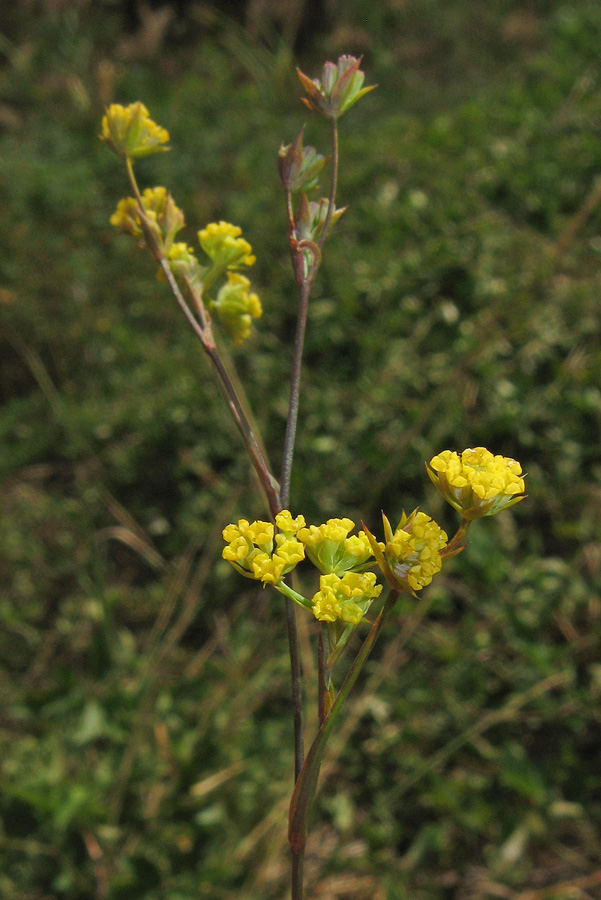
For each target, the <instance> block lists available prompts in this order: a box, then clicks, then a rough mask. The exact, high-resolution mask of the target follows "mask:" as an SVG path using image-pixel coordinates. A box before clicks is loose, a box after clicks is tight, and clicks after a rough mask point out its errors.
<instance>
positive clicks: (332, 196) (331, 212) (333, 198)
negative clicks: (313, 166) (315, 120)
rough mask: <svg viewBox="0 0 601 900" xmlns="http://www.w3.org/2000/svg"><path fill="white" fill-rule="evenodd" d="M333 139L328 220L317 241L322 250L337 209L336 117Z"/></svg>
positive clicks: (332, 123) (333, 124)
mask: <svg viewBox="0 0 601 900" xmlns="http://www.w3.org/2000/svg"><path fill="white" fill-rule="evenodd" d="M330 128H331V140H332V178H331V179H330V196H329V197H328V211H327V214H326V220H325V222H324V223H323V231H322V232H321V237H320V239H319V241H318V242H317V246H318V247H319V249H320V250H321V249H322V248H323V245H324V242H325V239H326V238H327V236H328V231H329V229H330V222H331V221H332V216H333V215H334V210H335V209H336V188H337V186H338V122H337V120H336V119H330Z"/></svg>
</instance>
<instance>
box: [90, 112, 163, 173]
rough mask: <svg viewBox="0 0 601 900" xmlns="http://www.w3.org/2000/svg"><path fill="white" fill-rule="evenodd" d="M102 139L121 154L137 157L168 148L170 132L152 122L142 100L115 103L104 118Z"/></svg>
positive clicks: (160, 151) (132, 157)
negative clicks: (127, 104)
mask: <svg viewBox="0 0 601 900" xmlns="http://www.w3.org/2000/svg"><path fill="white" fill-rule="evenodd" d="M100 140H102V141H104V142H105V143H106V144H108V145H109V147H111V149H112V150H114V151H115V153H116V154H117V155H118V156H122V157H129V158H130V159H137V158H138V157H141V156H150V154H152V153H162V152H163V151H165V150H169V147H164V146H163V144H166V143H167V141H168V140H169V132H168V131H166V129H165V128H161V126H160V125H157V123H156V122H153V121H152V119H151V118H150V117H149V115H148V110H147V109H146V107H145V106H144V104H143V103H140V102H137V103H130V105H129V106H121V104H119V103H112V104H111V105H110V106H109V108H108V109H107V111H106V115H105V116H103V119H102V134H101V135H100Z"/></svg>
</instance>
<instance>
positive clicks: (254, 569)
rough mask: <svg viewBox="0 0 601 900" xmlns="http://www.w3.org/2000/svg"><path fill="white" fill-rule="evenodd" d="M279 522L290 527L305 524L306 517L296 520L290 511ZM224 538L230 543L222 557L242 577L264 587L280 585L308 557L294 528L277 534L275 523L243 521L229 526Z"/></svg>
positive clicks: (226, 528)
mask: <svg viewBox="0 0 601 900" xmlns="http://www.w3.org/2000/svg"><path fill="white" fill-rule="evenodd" d="M278 519H279V520H280V523H281V525H286V526H288V525H289V524H294V523H300V522H303V523H304V519H303V517H302V516H298V517H297V519H293V518H292V516H291V514H290V512H289V511H288V510H282V512H281V513H279V514H278ZM278 527H280V524H279V525H278ZM223 539H224V541H226V544H227V546H225V547H224V548H223V551H222V554H221V555H222V556H223V558H224V559H226V560H227V561H228V562H229V563H231V564H232V565H233V567H234V568H235V569H237V571H238V572H240V574H242V575H245V576H246V577H247V578H254V579H256V580H257V581H262V582H263V584H275V585H278V584H280V583H281V579H282V576H283V575H286V574H287V573H288V572H291V571H292V569H294V567H295V566H296V565H297V564H298V563H299V562H300V561H301V560H302V559H304V557H305V548H304V546H303V545H302V544H301V542H300V541H298V540H297V539H296V538H295V537H294V536H293V529H290V531H289V532H288V533H283V531H282V533H279V534H277V535H276V534H275V529H274V527H273V525H272V523H271V522H263V521H262V520H261V519H257V520H256V521H255V522H249V521H248V519H239V520H238V522H237V523H236V524H230V525H226V527H225V528H224V529H223ZM274 543H275V549H274Z"/></svg>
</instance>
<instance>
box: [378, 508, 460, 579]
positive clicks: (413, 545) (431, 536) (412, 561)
mask: <svg viewBox="0 0 601 900" xmlns="http://www.w3.org/2000/svg"><path fill="white" fill-rule="evenodd" d="M382 521H383V523H384V537H385V538H386V541H385V543H382V542H380V541H376V539H375V538H374V536H373V535H372V534H371V532H368V536H369V541H370V545H371V548H372V550H373V553H374V556H375V557H376V560H377V562H378V565H379V566H380V569H381V570H382V572H383V573H384V575H385V576H386V578H387V580H388V583H389V584H390V586H391V587H392V588H394V589H395V590H403V591H409V593H411V594H415V592H416V591H419V590H421V589H422V588H423V587H425V586H426V585H427V584H430V582H431V581H432V578H433V577H434V575H436V573H437V572H440V569H441V567H442V558H441V555H440V553H441V551H442V550H443V549H444V547H446V544H447V540H448V538H447V535H446V533H445V532H444V531H443V530H442V528H441V527H440V526H439V525H437V524H436V522H435V521H434V520H433V519H431V518H430V516H427V515H426V513H423V512H419V510H417V509H416V510H415V511H414V512H412V513H411V515H410V516H406V515H405V513H403V515H402V517H401V521H400V522H399V524H398V525H397V527H396V530H395V531H394V532H393V530H392V528H391V526H390V522H389V521H388V519H387V518H386V516H385V515H384V513H382Z"/></svg>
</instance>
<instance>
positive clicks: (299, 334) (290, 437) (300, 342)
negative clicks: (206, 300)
mask: <svg viewBox="0 0 601 900" xmlns="http://www.w3.org/2000/svg"><path fill="white" fill-rule="evenodd" d="M331 139H332V177H331V180H330V194H329V197H328V212H327V214H326V220H325V222H324V226H323V230H322V232H321V236H320V239H319V241H318V242H317V246H318V247H319V250H320V251H321V249H322V247H323V244H324V241H325V239H326V237H327V234H328V230H329V227H330V222H331V220H332V215H333V213H334V209H335V203H336V186H337V184H338V125H337V123H336V120H335V119H332V121H331ZM286 206H287V210H288V217H289V219H290V220H291V222H292V227H293V226H294V214H293V213H292V206H291V199H290V194H287V196H286ZM318 265H319V262H317V260H316V259H314V262H313V265H312V266H311V271H310V272H309V273H308V275H307V277H306V278H305V279H304V281H303V282H302V284H301V287H300V294H299V300H298V317H297V322H296V334H295V337H294V355H293V357H292V374H291V376H290V404H289V407H288V420H287V422H286V436H285V438H284V452H283V458H282V474H281V477H280V495H281V498H282V506H283V507H284V509H287V508H288V505H289V503H290V476H291V473H292V459H293V456H294V444H295V441H296V427H297V423H298V408H299V400H300V380H301V371H302V365H303V348H304V343H305V330H306V326H307V312H308V310H309V295H310V293H311V287H312V285H313V279H314V277H315V273H316V271H317V266H318Z"/></svg>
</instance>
